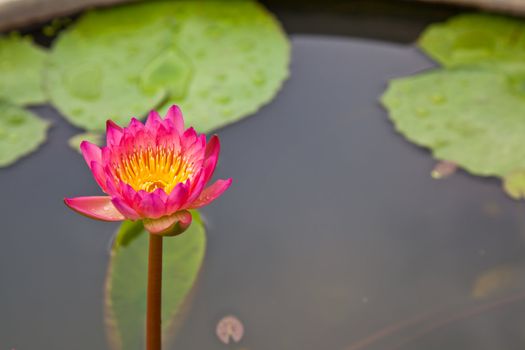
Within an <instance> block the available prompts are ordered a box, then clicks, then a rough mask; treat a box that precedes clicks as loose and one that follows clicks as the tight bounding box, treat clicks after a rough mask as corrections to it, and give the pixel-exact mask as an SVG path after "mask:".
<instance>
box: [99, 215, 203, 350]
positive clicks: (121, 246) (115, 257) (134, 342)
mask: <svg viewBox="0 0 525 350" xmlns="http://www.w3.org/2000/svg"><path fill="white" fill-rule="evenodd" d="M192 215H193V223H192V224H191V226H190V228H189V229H188V230H187V231H186V232H185V233H183V234H182V235H179V236H177V237H168V238H164V250H163V252H164V254H163V286H162V288H163V289H162V326H163V327H162V328H163V333H164V340H165V341H167V342H169V341H170V338H172V337H173V335H174V328H175V327H176V326H177V323H178V322H180V320H181V318H182V317H183V316H184V309H185V308H186V307H187V306H188V303H189V299H190V294H191V291H192V290H193V288H194V285H195V283H196V282H197V279H198V275H199V272H200V269H201V266H202V263H203V260H204V253H205V250H206V234H205V229H204V225H203V224H202V221H201V219H200V216H199V214H198V213H197V212H195V211H194V212H192ZM148 238H149V237H148V233H147V232H146V231H145V230H144V228H143V226H142V224H141V223H140V222H124V223H123V224H122V226H121V227H120V229H119V231H118V234H117V237H116V239H115V243H114V246H113V249H112V251H111V260H110V266H109V269H108V275H107V282H106V315H107V325H108V330H109V332H108V333H109V338H110V344H111V348H112V349H114V350H124V349H125V350H142V349H144V342H145V333H144V332H145V316H146V290H147V288H146V287H147V273H148V266H147V265H148V241H149V240H148Z"/></svg>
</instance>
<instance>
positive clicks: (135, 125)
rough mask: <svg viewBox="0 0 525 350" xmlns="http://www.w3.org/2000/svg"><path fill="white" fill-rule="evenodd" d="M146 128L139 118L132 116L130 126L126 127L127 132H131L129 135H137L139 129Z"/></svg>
mask: <svg viewBox="0 0 525 350" xmlns="http://www.w3.org/2000/svg"><path fill="white" fill-rule="evenodd" d="M143 130H144V124H142V123H141V121H140V120H138V119H137V118H131V122H130V123H129V125H128V127H127V128H125V131H126V132H129V134H128V135H130V136H135V135H136V134H137V133H138V132H139V131H143Z"/></svg>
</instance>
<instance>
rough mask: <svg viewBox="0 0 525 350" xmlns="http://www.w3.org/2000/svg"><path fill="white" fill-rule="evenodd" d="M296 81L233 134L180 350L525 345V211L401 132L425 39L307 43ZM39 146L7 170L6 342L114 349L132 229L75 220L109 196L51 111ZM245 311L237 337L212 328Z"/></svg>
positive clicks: (298, 41) (225, 142)
mask: <svg viewBox="0 0 525 350" xmlns="http://www.w3.org/2000/svg"><path fill="white" fill-rule="evenodd" d="M291 40H292V50H293V58H292V66H291V73H292V74H291V78H290V79H289V80H288V81H287V82H286V83H285V85H284V87H283V89H282V91H281V93H280V94H279V95H278V96H277V98H276V99H275V100H274V101H273V102H272V103H270V104H269V105H268V106H266V107H264V108H263V109H261V110H260V111H259V112H258V113H257V114H256V115H255V116H253V117H251V118H247V119H245V120H244V121H242V122H239V123H237V124H234V125H232V126H229V127H226V128H224V129H222V130H220V131H219V135H220V136H221V140H222V156H221V162H220V165H219V168H218V172H217V176H219V177H226V176H232V177H233V178H234V184H233V186H232V188H231V189H230V190H229V191H228V192H227V193H226V194H225V195H224V196H223V197H222V198H221V199H220V200H218V201H217V202H216V203H214V204H213V205H211V206H210V207H208V208H206V209H205V210H203V215H204V217H205V219H206V222H207V232H208V248H207V252H206V258H205V262H204V266H203V271H202V275H201V277H200V281H199V283H198V285H197V289H196V290H195V295H194V298H193V303H192V306H191V309H190V311H189V313H188V316H187V318H186V319H185V321H184V323H183V324H182V325H181V327H180V329H179V332H178V336H177V338H176V341H175V344H174V345H173V347H172V348H173V349H218V350H220V349H236V350H241V349H244V350H247V349H251V350H257V349H302V350H308V349H312V350H313V349H342V350H382V349H384V350H394V349H403V350H416V349H425V350H428V349H449V350H456V349H457V350H460V349H461V350H462V349H476V350H484V349H486V350H489V349H490V350H494V349H509V350H513V349H523V348H524V346H525V332H523V330H524V329H525V289H524V288H525V277H522V276H525V206H524V205H523V204H522V203H519V202H516V201H513V200H511V199H509V198H508V197H507V196H506V195H505V194H504V193H503V191H502V190H501V188H500V184H499V182H498V181H496V180H491V179H481V178H478V177H472V176H469V175H468V174H466V173H464V172H461V171H459V172H458V173H456V174H453V175H452V176H451V177H450V178H447V179H445V180H439V181H438V180H434V179H432V178H431V176H430V172H431V170H432V168H433V167H434V164H435V161H433V160H432V158H431V157H430V155H429V153H428V152H426V151H425V150H422V149H418V148H417V147H415V146H413V145H412V144H410V143H408V142H407V141H405V140H404V139H403V138H402V137H401V136H399V135H398V134H396V133H395V131H394V130H393V127H392V125H391V123H390V122H389V121H388V119H387V114H386V112H385V111H384V110H383V109H382V107H381V106H380V105H379V104H378V102H377V99H378V97H379V96H380V95H381V93H382V92H383V90H384V88H385V86H386V85H385V84H386V81H387V80H388V79H390V78H393V77H397V76H404V75H407V74H410V73H414V72H416V71H419V70H422V69H426V68H429V67H432V63H431V62H430V61H428V59H426V58H425V57H424V56H423V55H422V54H421V53H419V52H418V51H417V50H416V49H415V48H413V47H411V46H406V45H401V44H390V43H386V42H379V41H367V40H360V39H352V38H343V37H339V38H336V37H329V36H311V35H293V36H292V37H291ZM34 110H35V111H36V112H37V113H38V114H40V115H41V116H43V117H44V118H46V119H49V120H51V121H52V122H53V127H52V129H51V131H50V135H49V140H48V142H47V143H46V144H45V145H44V147H42V149H41V150H40V151H39V152H37V153H35V154H33V155H31V156H30V157H28V158H26V159H24V160H22V161H20V162H19V163H17V164H16V165H15V166H13V167H10V168H7V169H5V170H2V171H1V172H0V193H2V200H1V207H2V214H1V218H2V223H3V230H2V235H3V240H2V244H1V245H0V281H1V282H0V283H1V288H0V315H1V318H0V349H12V348H13V349H17V350H23V349H40V350H44V349H45V350H47V349H49V350H57V349H79V350H84V349H86V350H88V349H89V350H93V349H108V346H107V341H106V334H105V328H104V321H103V320H104V309H103V289H104V280H105V276H106V269H107V264H108V260H109V255H108V249H109V245H110V242H111V237H112V234H113V232H114V231H115V230H116V228H117V227H118V225H112V224H107V223H99V222H96V221H92V220H89V219H83V218H80V217H78V216H77V215H76V214H75V213H73V212H70V211H69V210H68V209H67V208H66V207H65V206H64V205H63V204H62V198H63V197H64V196H66V195H76V194H78V195H82V194H86V193H98V192H97V191H98V189H97V185H96V184H95V182H94V181H93V180H92V179H91V175H90V173H89V172H88V171H86V167H85V165H84V162H83V160H82V159H81V157H80V156H79V155H78V154H77V153H76V152H74V151H73V150H71V149H70V148H68V147H67V146H66V144H67V140H68V139H69V137H71V136H73V135H74V134H76V133H77V130H76V129H75V128H73V127H72V126H70V125H68V124H67V123H66V122H64V121H63V120H62V119H60V118H59V116H58V115H57V113H56V111H55V110H53V109H52V108H51V107H41V108H36V109H34ZM228 314H232V315H235V316H236V317H238V318H239V319H240V320H241V321H242V323H243V325H244V329H245V334H244V338H243V339H242V341H241V342H240V343H239V344H236V345H223V344H222V343H221V342H220V341H219V340H218V339H217V337H216V335H215V327H216V324H217V322H219V320H220V319H221V318H222V317H224V316H226V315H228Z"/></svg>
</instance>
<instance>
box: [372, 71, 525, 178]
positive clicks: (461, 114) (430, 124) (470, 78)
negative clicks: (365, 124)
mask: <svg viewBox="0 0 525 350" xmlns="http://www.w3.org/2000/svg"><path fill="white" fill-rule="evenodd" d="M382 102H383V104H384V106H385V107H386V108H387V109H388V110H389V112H390V118H391V120H392V121H393V123H394V124H395V126H396V128H397V130H398V131H399V132H401V133H402V134H403V135H404V136H405V137H406V138H407V139H409V140H410V141H412V142H414V143H416V144H418V145H421V146H424V147H428V148H430V149H431V150H432V152H433V154H434V156H435V157H436V158H438V159H442V160H448V161H451V162H454V163H457V164H458V165H459V166H461V167H462V168H464V169H466V170H468V171H469V172H471V173H473V174H476V175H483V176H499V177H505V176H507V175H509V174H511V173H513V172H514V171H517V170H522V169H525V138H524V137H523V135H525V92H524V91H523V90H521V89H519V88H516V83H515V82H514V77H512V78H509V77H508V76H507V75H506V74H503V73H501V72H497V71H490V70H476V69H472V70H468V69H458V70H436V71H433V72H429V73H423V74H420V75H417V76H413V77H408V78H403V79H396V80H393V81H391V82H390V86H389V88H388V90H387V91H386V92H385V94H384V95H383V97H382Z"/></svg>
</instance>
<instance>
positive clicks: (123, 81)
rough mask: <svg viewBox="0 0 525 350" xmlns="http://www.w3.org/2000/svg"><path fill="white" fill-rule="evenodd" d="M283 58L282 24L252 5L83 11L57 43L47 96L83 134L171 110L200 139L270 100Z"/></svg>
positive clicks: (286, 55) (283, 71) (286, 52)
mask: <svg viewBox="0 0 525 350" xmlns="http://www.w3.org/2000/svg"><path fill="white" fill-rule="evenodd" d="M289 59H290V49H289V43H288V41H287V39H286V36H285V35H284V33H283V31H282V29H281V27H280V25H279V24H278V22H277V21H276V20H275V19H274V17H273V16H272V15H270V14H269V13H268V12H266V11H265V10H264V8H263V7H262V6H260V5H258V4H257V3H255V2H253V1H210V2H196V1H176V2H149V3H139V4H130V5H126V6H118V7H115V8H111V9H103V10H96V11H93V12H90V13H88V14H87V15H85V16H83V17H82V18H81V19H80V20H79V21H78V22H77V23H76V24H75V25H74V26H73V27H72V28H71V29H70V30H66V31H65V32H63V33H62V34H61V35H60V37H59V38H58V40H57V41H56V42H55V45H54V48H53V51H52V53H51V60H50V61H51V67H50V70H49V73H48V79H47V89H48V91H49V94H50V96H51V99H52V101H53V103H54V104H55V105H56V106H57V107H58V109H60V111H61V112H62V113H63V114H64V115H65V116H66V117H67V118H68V119H69V120H70V121H71V122H72V123H73V124H75V125H77V126H80V127H83V128H85V129H89V130H102V129H103V128H104V123H103V122H104V121H105V120H106V119H108V118H111V119H113V120H115V121H116V122H117V123H118V124H123V123H124V122H125V121H126V120H127V118H129V115H135V116H138V117H142V116H144V115H145V113H146V112H148V111H149V110H150V109H153V108H156V107H157V106H159V105H160V104H161V103H164V107H163V109H166V108H167V107H168V106H169V105H171V104H174V103H176V104H179V105H180V106H181V107H182V109H183V110H184V112H185V115H186V116H187V118H186V119H187V122H188V124H191V125H193V126H195V127H196V129H198V130H199V131H201V132H206V131H210V130H212V129H216V128H218V127H220V126H223V125H225V124H228V123H231V122H233V121H235V120H237V119H240V118H242V117H244V116H246V115H248V114H250V113H253V112H255V111H256V110H257V109H258V108H259V107H260V106H261V105H263V104H264V103H266V102H268V101H269V100H270V99H271V98H272V97H273V96H274V95H275V93H276V92H277V90H278V89H279V88H280V86H281V84H282V82H283V80H284V79H285V78H286V77H287V75H288V63H289Z"/></svg>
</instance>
